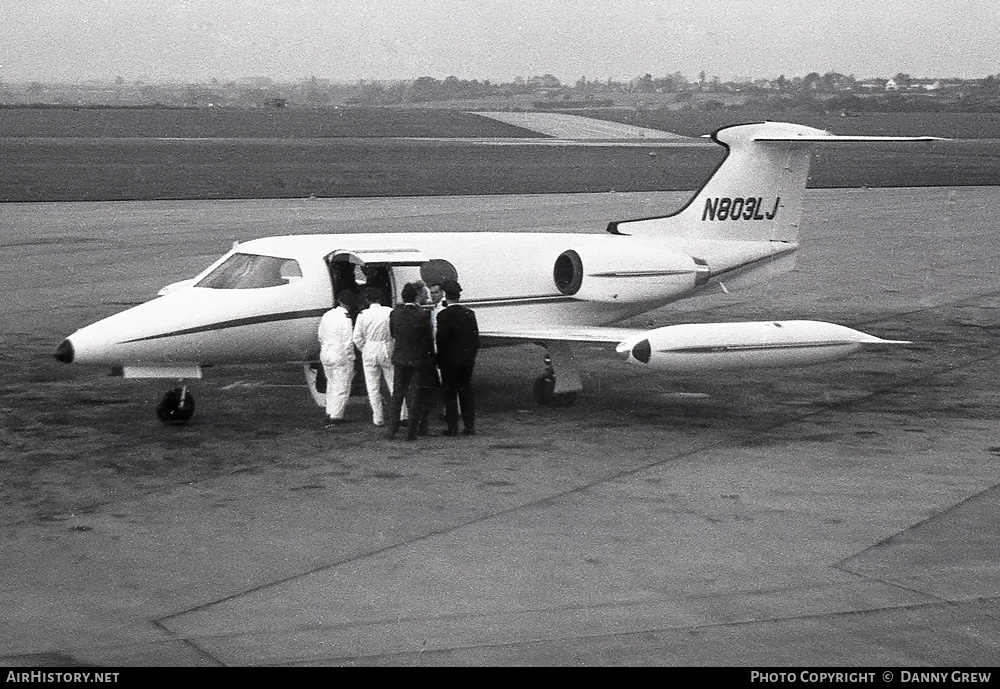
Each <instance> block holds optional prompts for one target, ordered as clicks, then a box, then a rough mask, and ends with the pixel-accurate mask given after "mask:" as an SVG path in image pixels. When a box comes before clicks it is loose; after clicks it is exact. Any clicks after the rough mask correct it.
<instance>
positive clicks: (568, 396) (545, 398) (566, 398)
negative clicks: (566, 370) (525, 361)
mask: <svg viewBox="0 0 1000 689" xmlns="http://www.w3.org/2000/svg"><path fill="white" fill-rule="evenodd" d="M555 385H556V382H555V379H553V378H552V377H551V376H541V377H539V378H537V379H536V380H535V384H534V386H533V387H532V390H531V396H532V397H533V398H534V399H535V402H537V403H538V404H540V405H542V406H545V407H557V408H565V407H572V406H573V405H574V404H576V393H575V392H561V393H559V394H558V395H557V394H556V393H555V392H553V390H554V389H555Z"/></svg>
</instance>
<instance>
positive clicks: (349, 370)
mask: <svg viewBox="0 0 1000 689" xmlns="http://www.w3.org/2000/svg"><path fill="white" fill-rule="evenodd" d="M354 300H355V296H354V292H351V291H349V290H341V291H340V292H338V293H337V305H336V306H335V307H334V308H332V309H330V310H329V311H327V312H326V313H324V314H323V317H322V318H321V319H320V321H319V345H320V349H319V360H320V363H322V364H323V372H324V373H325V374H326V422H325V423H326V425H327V426H332V425H335V424H339V423H343V422H344V421H345V419H344V410H345V409H346V408H347V400H348V398H349V397H350V396H351V383H352V382H353V380H354V323H352V322H351V308H352V307H353V306H354Z"/></svg>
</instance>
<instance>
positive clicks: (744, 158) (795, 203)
mask: <svg viewBox="0 0 1000 689" xmlns="http://www.w3.org/2000/svg"><path fill="white" fill-rule="evenodd" d="M820 137H822V138H826V137H830V135H829V134H827V133H826V132H824V131H822V130H819V129H813V128H812V127H804V126H802V125H796V124H786V123H782V122H765V123H762V124H744V125H737V126H733V127H725V128H723V129H720V130H718V131H717V132H715V133H714V134H713V135H712V140H713V141H715V142H716V143H718V144H720V145H722V146H725V147H726V149H727V151H728V153H727V155H726V157H725V159H724V160H723V161H722V164H721V165H719V167H718V169H717V170H716V171H715V173H714V174H713V175H712V176H711V177H710V178H709V179H708V181H707V182H706V183H705V185H704V186H703V187H702V188H701V189H700V190H699V191H698V192H697V193H696V194H695V195H694V197H693V198H692V199H691V200H690V201H689V202H688V203H687V205H686V206H684V207H683V208H682V209H681V210H679V211H677V212H676V213H674V214H672V215H667V216H662V217H657V218H643V219H637V220H625V221H621V222H615V223H611V224H610V225H609V226H608V231H609V232H612V233H615V234H628V235H643V236H646V235H650V236H657V235H664V236H681V237H690V238H699V239H721V240H738V241H780V242H794V241H796V237H797V235H798V230H799V221H800V219H801V217H802V196H803V193H804V192H805V188H806V178H807V177H808V175H809V163H810V159H811V156H812V143H813V142H815V140H816V139H817V138H820Z"/></svg>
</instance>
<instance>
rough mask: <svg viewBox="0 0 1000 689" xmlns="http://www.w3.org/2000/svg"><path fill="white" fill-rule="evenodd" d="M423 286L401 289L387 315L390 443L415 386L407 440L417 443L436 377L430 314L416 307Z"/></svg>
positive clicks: (408, 285)
mask: <svg viewBox="0 0 1000 689" xmlns="http://www.w3.org/2000/svg"><path fill="white" fill-rule="evenodd" d="M422 289H423V286H422V285H420V286H418V285H417V284H415V283H412V282H408V283H407V284H405V285H404V286H403V290H402V293H401V295H400V296H401V297H402V300H403V303H402V304H397V305H396V306H395V307H394V308H393V309H392V313H391V314H390V315H389V331H390V333H391V334H392V337H393V340H394V344H393V352H392V363H393V365H394V367H393V388H392V410H391V412H390V416H389V431H388V437H389V438H390V439H392V438H394V437H395V436H396V431H398V430H399V422H400V413H401V412H402V409H403V399H404V398H405V397H406V392H407V390H409V388H410V386H411V385H412V386H414V388H415V392H414V395H413V403H412V405H411V408H410V420H409V424H408V429H407V434H406V439H407V440H416V439H417V427H418V426H419V424H420V420H421V419H423V418H424V415H425V413H426V401H425V400H426V397H427V392H428V390H429V389H430V387H431V386H432V385H433V383H434V379H435V378H436V376H437V374H436V371H435V369H434V336H433V335H432V334H431V319H430V316H429V314H428V313H427V312H426V311H424V309H423V308H421V307H420V306H419V305H418V304H417V298H418V297H419V296H420V292H421V290H422Z"/></svg>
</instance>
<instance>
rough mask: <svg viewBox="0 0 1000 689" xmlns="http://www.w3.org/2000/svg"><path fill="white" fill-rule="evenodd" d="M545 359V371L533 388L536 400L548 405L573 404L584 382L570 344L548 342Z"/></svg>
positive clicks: (562, 405) (560, 406)
mask: <svg viewBox="0 0 1000 689" xmlns="http://www.w3.org/2000/svg"><path fill="white" fill-rule="evenodd" d="M543 361H544V362H545V372H544V373H542V375H541V376H540V377H539V378H538V379H537V380H535V384H534V386H533V387H532V390H531V393H532V397H534V399H535V402H536V403H538V404H540V405H543V406H546V407H557V408H565V407H571V406H573V404H575V403H576V396H577V394H578V393H579V392H580V390H582V389H583V382H582V380H581V379H580V372H579V371H578V370H577V368H576V365H575V363H574V362H573V354H572V352H571V351H570V349H569V345H568V344H567V343H564V342H550V343H547V344H546V352H545V358H544V359H543ZM557 366H558V368H559V372H558V373H557V372H556V367H557Z"/></svg>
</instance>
